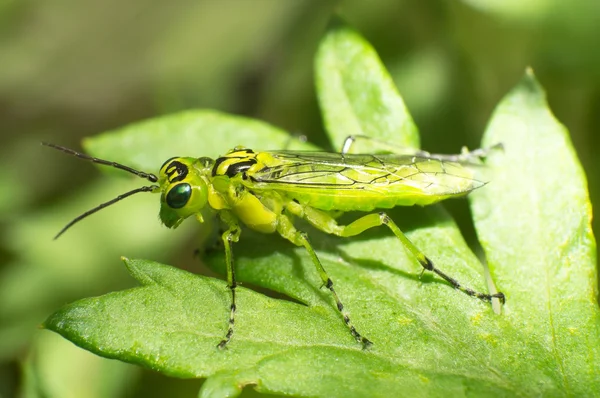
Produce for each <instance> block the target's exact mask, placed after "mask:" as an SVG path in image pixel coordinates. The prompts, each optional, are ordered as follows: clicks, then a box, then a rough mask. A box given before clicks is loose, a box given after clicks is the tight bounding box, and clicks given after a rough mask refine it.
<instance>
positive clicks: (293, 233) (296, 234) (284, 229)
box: [277, 214, 373, 348]
mask: <svg viewBox="0 0 600 398" xmlns="http://www.w3.org/2000/svg"><path fill="white" fill-rule="evenodd" d="M277 232H279V234H280V235H281V236H283V237H284V238H286V239H287V240H289V241H290V242H292V243H294V244H295V245H297V246H304V248H305V249H306V251H307V252H308V254H309V255H310V257H311V259H312V261H313V264H314V265H315V267H316V268H317V271H318V272H319V276H320V277H321V280H322V281H323V286H325V287H326V288H327V289H329V291H330V292H331V294H332V295H333V298H334V299H335V303H336V305H337V309H338V310H339V311H340V313H341V314H342V318H343V319H344V323H345V324H346V326H348V329H350V333H351V334H352V336H353V337H354V338H355V339H356V341H357V342H359V343H361V344H362V345H363V348H367V347H368V346H370V345H371V344H373V343H372V342H371V341H370V340H369V339H367V338H366V337H364V336H362V335H361V334H360V333H359V332H358V331H357V330H356V328H355V327H354V325H353V324H352V321H350V317H349V316H348V313H347V312H346V311H345V309H344V305H343V304H342V302H341V301H340V298H339V297H338V295H337V293H336V291H335V289H334V288H333V281H332V280H331V278H330V277H329V275H328V274H327V271H325V268H324V267H323V264H321V261H320V260H319V257H318V256H317V253H316V252H315V250H314V249H313V247H312V245H311V244H310V241H309V240H308V235H307V234H306V232H302V231H298V230H297V229H296V227H294V225H293V223H292V221H291V220H290V219H289V217H288V216H286V215H285V214H282V215H280V216H279V218H278V220H277Z"/></svg>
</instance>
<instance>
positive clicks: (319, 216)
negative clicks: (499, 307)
mask: <svg viewBox="0 0 600 398" xmlns="http://www.w3.org/2000/svg"><path fill="white" fill-rule="evenodd" d="M287 210H288V211H289V212H291V213H292V214H294V215H296V216H299V217H302V218H304V219H305V220H306V221H308V222H309V223H311V224H312V225H314V226H315V227H317V228H319V229H320V230H322V231H324V232H327V233H330V234H334V235H337V236H342V237H349V236H355V235H358V234H360V233H362V232H364V231H366V230H367V229H370V228H373V227H378V226H380V225H385V226H387V227H388V228H389V229H390V230H391V231H392V232H393V233H394V235H396V237H397V238H398V239H399V240H400V242H402V244H403V245H404V247H405V248H407V249H408V251H409V252H411V253H412V255H413V256H415V258H416V259H417V260H418V261H419V264H421V266H422V267H423V269H424V270H427V271H432V272H434V273H435V274H437V275H439V276H440V277H441V278H442V279H444V280H445V281H447V282H448V283H450V284H451V285H452V287H454V288H456V289H458V290H460V291H462V292H464V293H466V294H468V295H469V296H473V297H477V298H479V299H481V300H483V301H492V298H498V299H499V300H500V301H501V302H502V303H504V300H505V297H504V293H501V292H498V293H494V294H487V293H481V292H478V291H475V290H473V289H471V288H469V287H466V286H463V285H462V284H461V283H460V282H458V281H457V280H456V279H454V278H452V277H450V276H449V275H447V274H446V273H444V272H443V271H441V270H440V269H438V268H437V267H435V265H434V264H433V262H432V261H431V260H430V259H429V258H428V257H427V256H426V255H425V254H423V252H421V251H420V250H419V249H418V248H417V247H416V246H415V245H414V244H413V243H412V242H411V241H410V240H409V239H408V238H407V237H406V235H404V233H403V232H402V231H401V230H400V228H398V226H397V225H396V223H394V221H392V219H391V218H390V217H389V216H388V215H387V214H386V213H384V212H381V213H373V214H367V215H366V216H364V217H361V218H359V219H358V220H356V221H354V222H352V223H350V224H348V225H338V223H337V221H336V220H335V219H334V218H332V217H331V216H330V215H329V214H327V213H325V212H323V211H320V210H317V209H313V208H312V207H308V206H303V205H300V204H298V203H296V202H290V203H289V204H288V205H287Z"/></svg>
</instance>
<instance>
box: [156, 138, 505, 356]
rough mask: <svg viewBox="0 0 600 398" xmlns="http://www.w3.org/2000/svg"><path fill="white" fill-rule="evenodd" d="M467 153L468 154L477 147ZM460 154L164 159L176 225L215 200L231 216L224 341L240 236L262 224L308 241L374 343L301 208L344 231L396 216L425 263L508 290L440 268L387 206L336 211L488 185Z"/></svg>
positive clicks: (243, 153) (167, 198)
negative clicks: (348, 214) (299, 223)
mask: <svg viewBox="0 0 600 398" xmlns="http://www.w3.org/2000/svg"><path fill="white" fill-rule="evenodd" d="M465 156H466V157H467V158H468V157H469V154H467V155H465ZM478 156H480V155H474V157H478ZM449 159H450V160H449ZM460 159H462V158H461V156H460V155H459V156H450V157H444V156H438V155H435V156H431V155H429V154H426V153H424V152H416V153H415V154H414V155H397V154H390V155H357V154H347V153H344V154H342V153H325V152H291V151H277V152H254V151H253V150H251V149H247V148H241V147H238V148H235V149H233V150H231V151H230V152H229V153H227V154H226V155H224V156H221V157H219V158H217V159H215V160H213V159H209V158H197V159H196V158H172V159H169V160H167V161H166V162H165V163H164V165H163V166H162V167H161V170H160V174H159V177H158V183H159V186H158V187H156V190H155V191H157V192H161V194H162V195H161V212H160V217H161V220H162V221H163V223H164V224H165V225H166V226H167V227H170V228H174V227H176V226H177V225H179V223H180V222H181V221H183V220H184V219H185V218H187V217H189V216H191V215H195V216H196V218H197V219H198V221H200V222H202V221H203V219H202V215H201V213H200V212H201V210H202V209H204V208H205V207H206V206H209V207H210V208H211V209H212V210H214V211H215V212H217V213H218V215H219V217H220V218H221V220H222V221H223V222H224V223H225V224H227V226H228V229H227V231H226V232H225V233H223V236H222V238H223V242H224V244H225V262H226V265H227V281H228V284H229V287H230V289H231V294H232V304H231V312H230V319H229V330H228V332H227V334H226V336H225V338H224V339H223V340H222V341H221V342H220V343H219V347H221V348H222V347H224V346H225V345H226V344H227V343H228V342H229V340H230V338H231V336H232V335H233V325H234V322H235V321H234V314H235V311H236V305H235V287H236V286H237V284H236V281H235V273H234V267H233V257H232V249H231V245H232V242H237V240H238V239H239V236H240V233H241V227H242V225H245V226H247V227H249V228H251V229H253V230H256V231H258V232H262V233H274V232H277V233H279V234H280V235H281V236H282V237H284V238H286V239H288V240H289V241H290V242H292V243H294V244H295V245H298V246H304V247H305V248H306V250H307V251H308V253H309V255H310V256H311V258H312V261H313V263H314V264H315V266H316V268H317V271H318V272H319V275H320V277H321V280H322V282H323V285H324V286H325V287H327V288H328V289H329V290H330V291H331V293H332V294H333V296H334V299H335V301H336V305H337V308H338V309H339V311H340V312H341V313H342V316H343V319H344V322H345V323H346V325H347V326H348V328H349V329H350V332H351V333H352V336H354V338H355V339H356V340H357V341H358V342H360V343H362V344H363V346H368V345H370V344H371V342H370V341H369V340H368V339H367V338H365V337H364V336H361V334H359V333H358V332H357V331H356V329H355V327H354V326H353V325H352V323H351V322H350V318H349V317H348V315H347V314H346V312H345V310H344V306H343V304H342V303H341V301H340V299H339V298H338V296H337V294H336V292H335V290H334V288H333V282H332V281H331V279H330V278H329V276H328V275H327V272H326V271H325V269H324V268H323V266H322V265H321V262H320V261H319V258H318V256H317V254H316V252H315V251H314V249H313V247H312V245H311V244H310V242H309V239H308V235H307V234H306V233H304V232H301V231H298V230H297V229H296V227H295V226H294V218H296V217H298V218H302V219H304V220H306V221H308V222H309V223H310V224H312V225H313V226H314V227H316V228H318V229H320V230H322V231H324V232H326V233H329V234H334V235H337V236H342V237H349V236H354V235H358V234H360V233H362V232H363V231H365V230H367V229H369V228H373V227H376V226H380V225H386V226H387V227H388V228H389V229H390V230H391V231H392V232H393V233H394V235H396V236H397V237H398V239H399V240H400V241H401V242H402V243H403V245H404V246H405V247H406V248H407V249H408V250H409V251H410V252H411V253H412V254H413V255H414V256H415V258H416V259H417V260H418V261H419V263H420V264H421V265H422V266H423V268H424V269H425V270H429V271H433V272H435V273H436V274H438V275H440V276H441V277H442V278H444V279H445V280H446V281H448V282H449V283H450V284H451V285H452V286H453V287H455V288H457V289H460V290H462V291H463V292H465V293H467V294H469V295H471V296H476V297H479V298H481V299H483V300H487V301H489V300H491V298H492V297H497V298H499V299H501V300H502V299H503V298H504V296H503V295H502V293H498V294H496V295H489V294H485V293H479V292H476V291H474V290H472V289H469V288H466V287H463V286H462V285H461V284H460V283H459V282H458V281H456V280H455V279H453V278H451V277H449V276H448V275H446V274H445V273H443V272H442V271H440V270H439V269H437V268H436V267H435V266H434V265H433V262H432V261H431V260H429V259H428V258H427V257H426V256H425V255H424V254H423V253H422V252H421V251H420V250H419V249H418V248H417V247H416V246H414V245H413V244H412V242H411V241H410V240H408V238H407V237H406V236H405V235H404V234H403V233H402V231H401V230H400V229H399V228H398V227H397V226H396V224H395V223H394V222H393V221H392V220H391V219H390V218H389V217H388V216H387V215H386V214H385V213H383V212H379V213H372V214H368V215H366V216H363V217H361V218H359V219H358V220H356V221H354V222H352V223H350V224H348V225H339V224H338V223H337V220H336V219H335V218H334V217H333V216H332V212H333V211H335V212H336V213H337V214H339V212H340V211H341V212H345V211H364V212H369V211H373V210H375V209H390V208H393V207H395V206H411V205H421V206H425V205H429V204H432V203H435V202H439V201H441V200H444V199H447V198H450V197H456V196H462V195H465V194H467V193H469V192H470V191H472V190H473V189H475V188H479V187H481V186H482V185H484V184H483V183H482V182H480V181H477V180H475V179H474V178H473V170H472V169H471V168H469V167H465V166H463V165H462V164H461V163H460V161H459V160H460Z"/></svg>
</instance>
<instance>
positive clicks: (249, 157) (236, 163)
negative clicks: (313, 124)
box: [159, 148, 483, 232]
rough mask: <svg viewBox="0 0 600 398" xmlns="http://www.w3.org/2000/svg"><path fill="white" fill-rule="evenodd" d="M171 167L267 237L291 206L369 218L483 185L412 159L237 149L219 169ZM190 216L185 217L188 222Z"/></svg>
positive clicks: (452, 165) (211, 165) (201, 163)
mask: <svg viewBox="0 0 600 398" xmlns="http://www.w3.org/2000/svg"><path fill="white" fill-rule="evenodd" d="M171 161H178V162H181V163H183V164H185V165H186V166H187V167H188V168H189V170H190V174H193V176H191V177H189V178H192V179H193V180H197V179H201V180H202V181H203V184H204V185H205V186H206V187H207V194H208V204H209V205H210V207H211V208H213V209H214V210H217V211H219V210H223V209H228V210H231V211H232V212H233V213H234V214H235V215H236V216H237V217H238V218H239V219H240V220H241V221H242V222H243V223H244V224H245V225H246V226H248V227H250V228H252V229H255V230H257V231H260V232H275V230H276V228H275V226H274V225H273V224H274V223H275V222H276V214H279V213H281V211H282V209H283V208H285V207H286V205H287V203H288V202H290V201H295V202H297V203H299V204H301V205H303V206H308V207H311V208H313V209H318V210H324V211H329V210H335V211H365V212H366V211H372V210H375V209H390V208H393V207H396V206H412V205H420V206H425V205H429V204H432V203H435V202H439V201H441V200H444V199H447V198H450V197H457V196H461V195H465V194H467V193H469V192H470V191H472V190H473V189H475V188H479V187H480V186H482V185H483V183H481V182H479V181H477V180H474V179H473V170H472V169H470V168H468V167H464V166H463V165H461V164H460V163H457V162H448V161H444V160H438V159H435V158H432V157H423V156H411V155H394V154H390V155H356V154H340V153H325V152H286V151H278V152H254V151H252V150H249V149H242V148H237V149H234V150H232V151H230V152H229V153H228V154H226V155H224V156H222V157H220V158H218V159H217V160H216V161H209V160H208V159H207V158H201V159H195V158H176V159H173V160H171ZM168 163H169V162H167V163H166V164H165V165H164V166H163V169H161V174H160V177H159V183H160V184H161V187H162V189H161V190H162V192H167V191H168V189H169V188H168V185H169V184H171V180H169V178H168V176H167V175H166V174H165V169H166V168H167V167H168ZM215 165H216V166H215ZM174 178H176V177H174ZM176 182H178V181H176ZM196 185H197V183H196ZM186 210H188V211H189V209H185V210H182V213H183V214H182V215H183V216H184V217H183V218H185V216H187V215H186V214H185V213H187V212H188V211H186ZM194 210H197V209H194ZM167 225H168V226H171V225H169V224H168V223H167Z"/></svg>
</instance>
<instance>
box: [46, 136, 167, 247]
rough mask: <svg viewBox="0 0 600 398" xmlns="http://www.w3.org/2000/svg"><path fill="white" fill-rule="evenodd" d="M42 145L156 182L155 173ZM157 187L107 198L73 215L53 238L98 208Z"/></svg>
mask: <svg viewBox="0 0 600 398" xmlns="http://www.w3.org/2000/svg"><path fill="white" fill-rule="evenodd" d="M42 145H45V146H47V147H50V148H54V149H57V150H59V151H61V152H65V153H67V154H69V155H73V156H75V157H78V158H80V159H84V160H89V161H90V162H93V163H98V164H101V165H105V166H111V167H114V168H116V169H119V170H124V171H126V172H128V173H131V174H134V175H136V176H138V177H140V178H144V179H146V180H148V181H150V182H158V177H156V175H154V174H152V173H145V172H143V171H139V170H136V169H134V168H131V167H129V166H125V165H123V164H120V163H117V162H112V161H110V160H104V159H99V158H95V157H93V156H89V155H86V154H84V153H81V152H77V151H74V150H72V149H69V148H65V147H63V146H60V145H55V144H50V143H48V142H42ZM157 188H159V187H158V185H149V186H145V187H140V188H136V189H133V190H131V191H129V192H125V193H124V194H121V195H119V196H117V197H116V198H114V199H111V200H109V201H108V202H104V203H101V204H99V205H98V206H96V207H94V208H93V209H91V210H88V211H86V212H85V213H83V214H81V215H79V216H77V217H75V218H74V219H73V220H71V221H70V222H69V223H68V224H67V225H65V226H64V227H63V229H61V230H60V232H59V233H58V234H56V236H55V237H54V239H58V237H59V236H61V235H62V234H63V233H65V231H66V230H67V229H69V228H71V227H72V226H73V225H75V224H76V223H78V222H79V221H81V220H83V219H84V218H86V217H87V216H91V215H92V214H94V213H96V212H97V211H100V210H102V209H104V208H105V207H108V206H110V205H112V204H115V203H117V202H118V201H120V200H123V199H125V198H127V197H129V196H131V195H133V194H136V193H139V192H153V191H154V190H155V189H157Z"/></svg>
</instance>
